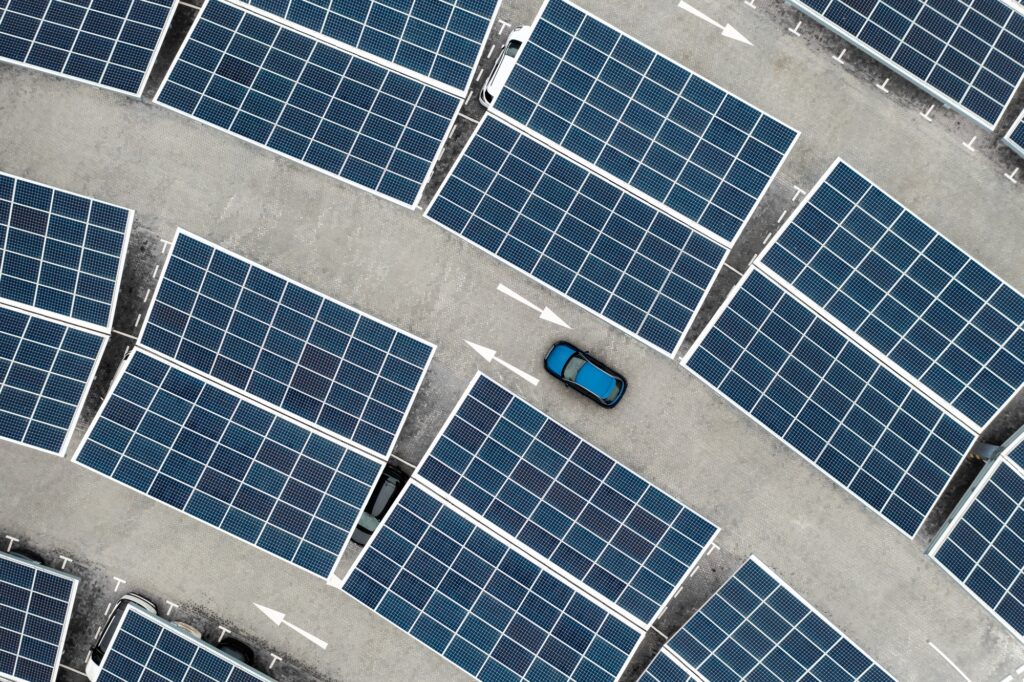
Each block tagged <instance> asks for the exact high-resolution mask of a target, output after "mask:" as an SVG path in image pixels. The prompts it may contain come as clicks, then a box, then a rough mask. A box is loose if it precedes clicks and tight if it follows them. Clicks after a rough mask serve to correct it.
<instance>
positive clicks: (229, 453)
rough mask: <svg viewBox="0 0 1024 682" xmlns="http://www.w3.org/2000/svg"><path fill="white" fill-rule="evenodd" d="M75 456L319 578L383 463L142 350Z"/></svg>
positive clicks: (331, 566)
mask: <svg viewBox="0 0 1024 682" xmlns="http://www.w3.org/2000/svg"><path fill="white" fill-rule="evenodd" d="M75 459H76V461H77V462H78V463H79V464H82V465H84V466H86V467H89V468H90V469H93V470H95V471H98V472H99V473H101V474H104V475H106V476H109V477H110V478H113V479H114V480H116V481H120V482H121V483H124V484H125V485H127V486H129V487H132V488H135V489H136V490H138V491H140V492H143V493H145V494H147V495H149V496H150V497H153V498H155V499H157V500H159V501H161V502H164V503H166V504H169V505H170V506H172V507H174V508H176V509H180V510H182V511H184V512H185V513H186V514H189V515H191V516H193V517H195V518H197V519H199V520H200V521H205V522H206V523H208V524H210V525H212V526H215V527H217V528H220V529H221V530H223V531H225V532H227V533H230V534H231V535H234V536H235V537H238V538H240V539H242V540H245V541H246V542H248V543H251V544H253V545H256V546H257V547H260V548H261V549H264V550H266V551H268V552H270V553H271V554H275V555H277V556H279V557H281V558H282V559H284V560H285V561H289V562H291V563H293V564H295V565H297V566H300V567H302V568H305V569H307V570H309V571H311V572H313V573H315V574H317V575H320V576H323V577H327V576H329V575H330V574H331V571H332V570H333V569H334V564H335V563H336V562H337V560H338V556H339V555H340V554H341V550H342V549H343V548H344V547H345V542H346V541H347V540H348V536H349V533H350V532H351V530H352V526H353V525H354V524H355V520H356V517H357V516H358V515H359V514H360V512H362V510H363V507H364V506H365V504H366V500H367V498H368V497H369V495H370V490H371V488H372V487H373V483H374V481H375V480H376V478H377V475H378V474H379V473H380V471H381V467H382V465H381V463H380V462H378V461H377V460H375V459H372V458H370V457H368V456H365V455H361V454H359V453H358V452H356V451H355V450H349V449H346V448H344V447H342V446H341V444H339V443H336V442H334V441H331V440H328V439H327V438H324V437H322V436H319V435H317V434H315V433H313V432H312V431H310V430H309V429H307V428H305V427H302V426H299V425H298V424H297V423H294V422H290V421H287V420H285V419H284V418H282V417H279V416H275V415H274V414H273V413H271V412H268V411H267V410H264V409H262V408H259V407H257V406H256V405H254V404H253V403H250V402H247V401H245V400H243V399H240V398H238V397H236V396H235V395H233V394H231V393H228V392H226V391H224V390H222V389H219V388H217V387H215V386H214V385H213V384H210V383H208V382H206V381H204V380H202V379H199V378H198V377H195V376H192V375H191V374H188V373H186V372H183V371H181V370H179V369H176V368H173V367H172V366H171V365H169V364H167V363H165V362H163V361H162V360H158V359H156V358H155V357H152V356H150V355H147V354H145V353H144V352H141V351H136V352H135V354H134V355H133V356H132V358H131V360H130V361H129V363H128V366H127V369H126V370H125V372H124V374H123V375H122V376H121V378H120V379H119V380H118V381H117V383H116V385H115V386H114V389H113V390H112V391H111V393H110V395H109V396H108V397H107V400H106V402H105V403H104V404H103V408H102V409H101V411H100V414H99V416H98V417H97V418H96V421H95V423H94V424H93V426H92V430H91V431H90V432H89V435H88V437H87V438H86V440H85V442H84V443H83V444H82V446H81V448H80V449H79V451H78V454H77V455H76V456H75Z"/></svg>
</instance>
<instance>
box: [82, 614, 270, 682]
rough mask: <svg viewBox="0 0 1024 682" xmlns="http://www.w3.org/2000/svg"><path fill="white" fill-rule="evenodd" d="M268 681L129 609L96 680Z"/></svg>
mask: <svg viewBox="0 0 1024 682" xmlns="http://www.w3.org/2000/svg"><path fill="white" fill-rule="evenodd" d="M155 680H160V681H161V682H164V681H166V682H186V680H187V681H188V682H272V681H271V680H270V678H268V677H267V676H266V675H263V674H261V673H260V672H258V671H256V670H253V669H252V668H250V667H249V666H247V665H244V664H243V663H240V662H239V661H236V660H234V659H232V658H230V657H229V656H226V655H225V654H223V653H221V652H220V651H218V650H217V648H216V647H214V646H211V645H210V644H207V643H205V642H203V641H201V640H197V639H195V638H194V637H189V636H188V635H186V634H184V633H183V632H182V631H181V630H180V629H179V628H178V627H177V626H175V625H173V624H171V623H169V622H167V621H165V620H162V619H160V618H159V617H157V616H153V615H150V614H148V613H145V612H144V611H143V610H142V609H140V608H139V607H137V606H133V605H130V606H129V607H128V609H127V610H126V611H125V613H124V617H123V618H122V620H121V626H120V628H118V630H117V635H116V636H115V637H114V641H113V642H112V643H111V644H110V648H109V650H108V651H107V653H106V655H105V656H104V658H103V662H102V665H101V668H100V675H99V678H98V682H150V681H155Z"/></svg>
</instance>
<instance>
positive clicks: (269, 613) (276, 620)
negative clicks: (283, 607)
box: [253, 602, 327, 649]
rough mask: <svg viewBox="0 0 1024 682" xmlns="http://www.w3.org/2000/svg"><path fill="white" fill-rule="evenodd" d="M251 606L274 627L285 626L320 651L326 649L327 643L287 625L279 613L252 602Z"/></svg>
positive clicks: (296, 627)
mask: <svg viewBox="0 0 1024 682" xmlns="http://www.w3.org/2000/svg"><path fill="white" fill-rule="evenodd" d="M253 606H255V607H256V608H258V609H259V610H260V611H261V612H263V615H264V616H266V617H267V618H269V619H270V622H272V623H273V624H274V625H276V626H278V627H281V626H282V625H286V626H288V627H290V628H291V629H292V630H294V631H295V632H297V633H298V634H299V635H301V636H303V637H305V638H306V639H308V640H309V641H310V642H312V643H313V644H315V645H317V646H318V647H320V648H321V649H326V648H327V642H325V641H324V640H322V639H320V638H319V637H317V636H316V635H311V634H309V633H308V632H306V631H305V630H303V629H302V628H300V627H299V626H297V625H292V624H291V623H289V622H288V621H286V620H285V619H284V614H283V613H281V612H280V611H275V610H274V609H268V608H267V607H266V606H260V605H259V604H257V603H255V602H253Z"/></svg>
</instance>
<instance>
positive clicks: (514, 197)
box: [427, 115, 726, 354]
mask: <svg viewBox="0 0 1024 682" xmlns="http://www.w3.org/2000/svg"><path fill="white" fill-rule="evenodd" d="M427 217H428V218H431V219H432V220H434V221H435V222H437V223H438V224H440V225H442V226H443V227H446V228H448V229H450V230H452V231H454V232H456V233H457V234H460V235H461V236H462V237H464V238H465V239H467V240H469V241H470V242H472V243H474V244H476V245H477V246H479V247H481V248H483V249H484V250H486V251H489V252H490V253H492V254H494V255H496V256H497V257H499V258H501V259H502V260H504V261H506V262H507V263H509V264H511V265H513V266H515V267H516V268H518V269H520V270H522V271H523V272H525V273H527V274H529V275H531V276H533V277H534V278H536V279H538V280H539V281H541V282H543V283H544V284H547V285H548V286H550V287H552V288H553V289H555V290H556V291H558V292H560V293H562V294H564V295H565V296H567V297H569V298H570V299H571V300H573V301H575V302H577V303H579V304H580V305H582V306H584V307H586V308H588V309H589V310H591V311H593V312H595V313H597V314H598V315H600V316H601V317H602V318H604V319H606V320H608V321H609V322H611V323H612V324H615V325H617V326H619V327H621V328H622V329H624V330H625V331H627V332H629V333H630V334H632V335H634V336H636V337H638V338H639V339H641V340H642V341H644V342H646V343H648V344H650V345H652V346H654V347H655V348H657V349H658V350H660V351H662V352H665V353H670V354H674V353H675V351H676V350H677V349H678V347H679V344H680V343H681V341H682V338H683V336H684V334H685V333H686V330H687V329H688V328H689V326H690V322H691V321H692V319H693V314H694V311H695V310H696V309H697V308H698V307H699V306H700V304H701V302H702V301H703V300H704V296H705V294H706V293H707V290H708V288H709V287H710V285H711V281H712V280H713V279H714V276H715V275H716V274H717V272H718V269H719V267H720V266H721V264H722V262H723V260H724V258H725V254H726V249H725V247H723V246H721V245H719V244H718V243H716V242H715V241H712V240H711V239H709V238H707V237H705V236H703V235H701V234H699V233H698V232H696V231H694V230H692V229H690V228H689V227H686V226H685V225H683V224H682V223H680V222H679V221H677V220H675V219H673V218H671V217H669V215H668V214H666V213H663V212H661V211H658V210H657V209H655V208H654V207H652V206H651V205H649V204H647V203H645V202H643V201H641V200H639V199H636V198H635V197H633V196H632V195H630V194H628V193H626V192H624V191H622V190H621V189H619V188H617V187H616V186H615V185H613V184H611V183H610V182H607V181H606V180H603V179H602V178H601V177H600V176H599V175H597V174H595V173H593V172H591V171H588V170H586V169H585V168H584V167H583V166H581V165H579V164H577V163H575V162H573V161H570V160H569V159H568V158H567V157H564V156H561V155H559V154H557V153H555V152H554V151H552V150H550V149H549V148H547V147H545V146H544V145H542V144H540V143H538V142H535V141H533V140H531V139H530V138H529V137H528V136H526V135H524V134H521V133H518V132H516V131H515V129H513V128H512V127H510V126H509V125H507V124H505V123H502V122H501V121H499V120H498V119H495V118H493V117H491V116H489V115H488V116H486V117H485V118H484V120H483V122H482V123H481V125H480V127H479V128H478V129H477V130H476V132H475V133H474V136H473V139H472V140H471V141H470V143H469V145H468V147H467V148H466V150H465V152H463V155H462V156H461V157H460V159H459V160H458V162H457V163H456V165H455V168H454V169H453V170H452V172H451V174H450V175H449V176H448V178H447V180H446V181H445V183H444V185H443V186H442V187H441V190H440V191H439V193H438V194H437V196H436V198H435V199H434V202H433V204H432V205H431V207H430V208H429V209H428V211H427Z"/></svg>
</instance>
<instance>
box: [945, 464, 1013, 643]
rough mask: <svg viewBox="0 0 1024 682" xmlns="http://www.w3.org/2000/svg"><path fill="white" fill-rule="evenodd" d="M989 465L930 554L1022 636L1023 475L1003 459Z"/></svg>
mask: <svg viewBox="0 0 1024 682" xmlns="http://www.w3.org/2000/svg"><path fill="white" fill-rule="evenodd" d="M1018 455H1019V451H1018ZM1015 461H1018V460H1016V459H1015ZM992 466H993V471H992V472H991V475H990V476H989V477H988V478H987V480H985V481H984V482H983V483H981V484H980V485H979V487H978V488H977V489H976V490H975V491H974V492H973V493H972V497H971V498H970V501H969V502H965V504H966V507H965V508H964V511H963V512H962V515H961V516H959V517H958V518H957V519H956V521H955V522H953V524H952V526H951V530H950V531H949V534H948V535H947V536H946V537H945V538H944V539H943V540H942V541H941V542H940V543H939V544H938V545H936V547H935V548H933V549H932V555H933V556H934V557H935V560H936V561H938V562H939V563H940V564H941V565H942V566H943V567H945V568H946V570H948V571H949V572H950V573H951V574H952V575H953V576H954V577H955V578H956V579H957V580H958V581H959V582H960V583H961V584H962V585H963V586H964V588H965V589H967V590H968V591H969V592H971V593H972V594H973V595H974V596H975V597H977V598H978V600H979V601H981V603H983V604H985V606H987V607H988V608H989V609H990V610H991V611H992V612H993V613H995V614H996V615H997V616H998V617H999V618H1000V619H1001V620H1002V621H1003V623H1005V624H1006V625H1007V626H1008V627H1009V628H1010V629H1012V630H1013V631H1014V632H1015V633H1016V634H1017V636H1018V637H1020V638H1024V475H1022V474H1021V472H1020V470H1019V469H1017V468H1016V467H1014V466H1011V465H1009V464H1008V463H1007V462H1006V461H1003V460H1000V461H999V462H998V463H997V464H994V465H992Z"/></svg>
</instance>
